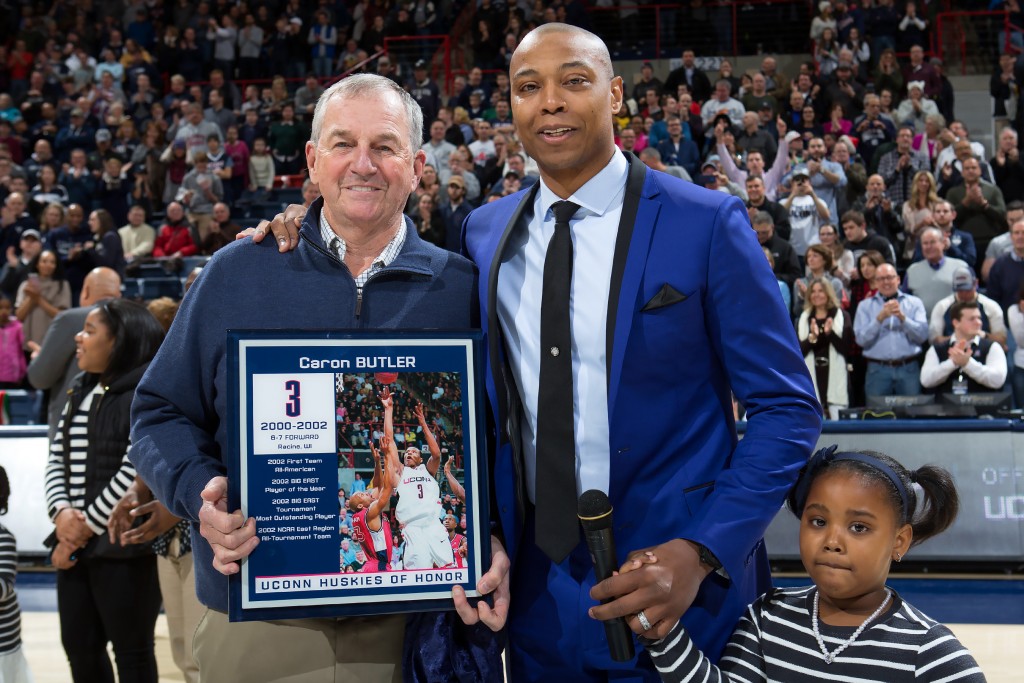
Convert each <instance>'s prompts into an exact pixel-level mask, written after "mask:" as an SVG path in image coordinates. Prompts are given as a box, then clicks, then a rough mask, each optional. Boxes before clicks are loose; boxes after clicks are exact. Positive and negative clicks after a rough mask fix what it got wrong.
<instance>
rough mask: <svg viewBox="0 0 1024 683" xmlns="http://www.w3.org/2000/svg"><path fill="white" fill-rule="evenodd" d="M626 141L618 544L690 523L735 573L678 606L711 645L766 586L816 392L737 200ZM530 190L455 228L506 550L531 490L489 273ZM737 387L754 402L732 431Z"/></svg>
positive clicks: (618, 276)
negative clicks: (480, 366)
mask: <svg viewBox="0 0 1024 683" xmlns="http://www.w3.org/2000/svg"><path fill="white" fill-rule="evenodd" d="M627 157H628V158H629V159H630V162H631V163H630V167H631V168H630V174H629V181H628V182H627V187H626V197H625V200H624V205H623V216H624V218H623V221H622V222H621V223H620V227H619V234H618V238H617V244H616V254H615V258H614V263H613V269H612V273H610V274H609V277H610V278H611V282H612V286H611V295H610V300H609V307H608V311H609V314H608V323H607V329H606V330H594V331H593V332H594V333H596V334H605V335H606V338H607V358H608V386H609V390H608V420H609V426H610V430H609V440H610V443H609V448H610V453H611V464H610V467H611V476H610V490H609V491H608V495H609V497H610V499H611V502H612V505H613V506H614V509H615V536H616V545H617V548H618V552H619V560H620V562H621V561H623V560H624V559H625V556H626V555H627V553H628V552H629V551H631V550H635V549H637V548H643V547H646V546H651V545H655V544H658V543H662V542H665V541H668V540H671V539H675V538H687V539H691V540H694V541H696V542H698V543H702V544H704V545H705V546H707V547H708V548H709V549H710V550H711V551H712V552H713V553H714V554H715V556H716V557H718V558H719V559H720V560H721V561H722V563H723V565H724V569H725V570H726V571H727V572H728V575H729V580H728V581H726V580H724V579H722V578H721V577H720V576H717V575H712V577H709V579H708V580H705V581H704V582H703V584H702V587H701V590H700V592H699V594H698V596H697V599H696V601H695V602H694V604H693V606H692V607H691V609H690V610H689V611H688V612H687V613H686V615H685V616H684V622H685V623H686V624H687V625H688V626H689V627H690V628H691V632H692V633H693V634H694V638H695V640H696V641H697V643H698V644H699V645H700V646H701V647H702V648H704V649H705V652H707V653H708V654H709V656H711V657H712V658H715V659H717V657H718V655H719V653H720V651H721V649H722V647H724V644H725V641H726V640H727V639H728V637H729V635H730V634H731V633H732V631H733V628H734V626H735V624H736V622H737V620H738V619H739V617H740V615H741V614H742V611H743V610H744V609H745V607H746V606H747V604H749V603H750V602H752V601H753V600H754V599H755V598H756V597H757V596H758V595H759V594H760V593H761V592H763V591H764V590H766V589H767V587H768V582H769V580H770V575H769V573H768V565H767V557H766V553H765V552H764V547H763V542H762V535H763V532H764V530H765V528H766V527H767V526H768V524H769V522H770V521H771V520H772V518H773V517H774V516H775V514H776V513H777V512H778V510H779V507H780V505H781V504H782V501H783V499H784V497H785V494H786V492H787V491H788V489H789V488H790V486H791V485H792V484H793V481H794V480H795V477H796V475H797V472H798V471H799V469H800V467H801V466H802V465H803V463H804V462H805V461H806V459H807V457H808V455H809V454H810V451H811V449H812V447H813V446H814V444H815V443H816V442H817V438H818V435H819V432H820V430H821V416H820V407H819V405H818V402H817V399H816V398H815V394H814V389H813V386H812V384H811V380H810V377H809V376H808V374H807V370H806V368H805V366H804V362H803V359H802V358H801V356H800V352H799V347H798V344H797V339H796V334H795V332H794V329H793V326H792V324H791V323H790V319H789V314H788V312H787V311H786V309H785V306H784V304H783V302H782V298H781V297H780V296H779V288H778V284H777V282H776V280H775V276H774V275H773V274H772V271H771V268H770V266H769V265H768V262H767V260H766V259H765V257H764V254H763V252H762V251H761V248H760V246H759V245H758V243H757V239H756V235H755V233H754V231H753V230H752V229H751V227H750V223H749V220H748V217H747V213H746V209H744V207H743V204H742V203H741V202H740V201H739V200H737V199H735V198H733V197H729V196H728V195H725V194H723V193H721V192H714V191H709V190H705V189H703V188H700V187H697V186H696V185H693V184H691V183H686V182H684V181H681V180H679V179H677V178H673V177H671V176H668V175H665V174H663V173H659V172H655V171H650V170H647V169H646V167H645V166H644V165H643V164H642V163H640V162H639V161H638V160H637V159H636V158H635V157H633V156H632V155H628V154H627ZM535 191H536V188H533V189H532V190H524V191H523V192H520V193H517V194H515V195H512V196H510V197H507V198H505V199H502V200H500V201H497V202H494V203H491V204H487V205H485V206H483V207H481V208H480V209H478V210H476V211H474V212H473V213H472V214H470V216H469V217H468V218H467V219H466V224H465V229H464V235H463V246H464V248H465V251H466V253H467V254H469V256H470V257H471V258H472V259H473V260H474V261H475V262H476V263H477V265H478V267H479V268H480V273H481V276H480V279H479V288H480V290H479V291H480V297H479V299H480V305H481V320H482V321H484V324H485V336H486V340H485V343H486V345H487V349H488V359H487V360H488V363H487V365H488V367H487V370H488V372H487V373H486V376H487V392H488V396H489V398H490V403H491V407H492V410H493V411H494V419H495V424H496V425H498V427H497V434H495V438H496V450H495V453H494V463H493V470H492V471H493V480H494V483H495V499H496V501H495V502H496V508H497V511H498V515H499V517H500V520H501V526H502V530H503V532H504V536H505V541H506V545H507V549H508V552H509V554H510V557H511V558H512V561H513V563H514V562H515V558H516V555H517V553H518V552H520V550H521V547H520V544H521V542H522V531H523V519H524V510H525V501H526V496H525V488H524V482H523V474H522V473H523V471H524V468H523V462H522V453H521V449H520V448H519V442H520V440H521V436H520V430H519V415H520V414H521V411H522V406H521V405H520V400H519V394H518V391H517V389H516V387H515V386H514V379H513V375H512V373H511V371H510V369H509V368H508V366H507V363H506V359H505V350H504V346H503V342H502V340H501V328H500V326H499V324H498V321H497V313H496V287H497V274H498V268H499V267H500V263H501V261H502V258H503V256H504V255H505V254H504V248H505V245H506V244H507V242H508V238H509V235H510V234H511V233H512V232H513V230H514V229H516V228H517V227H519V228H520V229H525V225H520V223H521V221H520V217H521V216H522V214H523V211H524V209H529V207H531V206H532V202H533V199H534V192H535ZM633 216H635V218H632V217H633ZM730 390H731V392H732V393H734V394H735V395H736V397H737V399H738V400H739V401H740V402H741V403H743V404H744V405H745V406H746V409H747V414H748V420H749V423H748V427H747V430H746V434H745V437H744V439H743V440H742V441H740V442H737V435H736V430H735V425H734V422H733V411H732V403H731V398H730ZM589 580H590V581H592V580H593V572H591V573H590V579H589ZM512 599H513V600H515V595H513V596H512Z"/></svg>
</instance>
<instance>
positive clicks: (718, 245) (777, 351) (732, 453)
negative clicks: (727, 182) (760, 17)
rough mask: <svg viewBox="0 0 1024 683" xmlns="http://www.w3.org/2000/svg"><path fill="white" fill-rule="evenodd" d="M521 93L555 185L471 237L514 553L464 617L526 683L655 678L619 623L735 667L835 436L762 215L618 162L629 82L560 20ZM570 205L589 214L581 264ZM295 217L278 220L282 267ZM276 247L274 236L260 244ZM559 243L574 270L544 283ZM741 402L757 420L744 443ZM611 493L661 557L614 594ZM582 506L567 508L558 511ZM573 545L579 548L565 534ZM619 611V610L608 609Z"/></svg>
mask: <svg viewBox="0 0 1024 683" xmlns="http://www.w3.org/2000/svg"><path fill="white" fill-rule="evenodd" d="M511 77H512V107H513V112H514V116H515V120H516V127H517V131H518V133H519V135H520V137H521V138H522V142H523V145H524V147H525V148H526V151H527V153H528V154H529V155H530V156H531V158H533V159H535V160H536V161H537V164H538V166H539V168H540V175H541V182H539V183H536V184H535V185H534V186H533V187H531V188H528V189H526V190H523V191H521V192H519V193H517V194H514V195H510V196H508V197H505V198H503V199H500V200H498V201H496V202H492V203H490V204H487V205H485V206H483V207H481V208H479V209H477V210H476V211H474V212H473V213H471V214H470V215H469V217H468V218H467V219H466V223H465V226H464V235H463V246H464V248H465V250H466V252H467V253H468V254H469V255H470V256H471V257H472V258H473V260H474V261H475V262H476V264H477V266H478V267H479V268H480V280H479V299H480V302H481V320H483V321H485V333H486V344H487V350H488V352H487V363H488V367H487V373H486V374H487V394H488V398H489V400H490V405H491V409H492V411H493V416H494V423H495V424H496V425H497V428H496V433H495V434H494V435H493V436H494V440H495V444H494V453H493V461H492V477H493V484H494V487H495V494H496V509H497V512H498V517H499V519H498V522H499V524H498V526H497V528H496V529H495V533H496V535H497V536H500V537H501V539H494V540H493V541H492V545H493V549H494V553H493V561H492V567H491V570H490V571H489V572H488V573H487V574H486V575H485V576H484V577H483V579H482V580H481V584H480V586H479V589H480V591H481V592H482V593H491V592H492V591H493V592H494V594H495V600H494V607H493V608H491V607H489V606H488V605H487V603H486V602H483V601H481V602H480V603H479V604H478V605H477V606H471V605H469V604H468V603H467V601H466V599H465V596H464V594H463V593H462V592H461V589H459V588H458V587H456V588H455V590H454V593H455V595H454V597H455V604H456V608H457V610H458V612H459V614H460V615H461V616H462V618H463V620H465V621H467V622H468V623H475V622H477V621H483V622H484V623H486V624H487V625H488V626H490V627H491V628H493V629H495V630H498V629H500V628H502V627H503V626H505V625H506V612H505V610H508V612H507V626H508V636H509V641H508V650H507V663H508V668H509V674H508V680H512V681H560V682H564V681H574V682H576V681H608V680H615V681H655V680H658V675H657V673H656V672H655V671H654V669H653V666H652V664H651V661H650V659H649V658H648V657H647V656H646V655H644V654H640V655H638V657H637V658H635V659H634V660H633V661H631V662H626V663H618V662H614V661H612V659H611V656H610V655H609V652H608V646H607V643H606V641H605V636H604V629H603V626H602V624H601V622H600V621H599V620H598V619H604V618H610V617H613V616H617V615H629V619H628V622H627V623H628V624H629V625H630V627H631V628H632V629H633V630H634V631H635V632H636V633H638V634H639V633H643V634H644V635H646V636H647V637H650V638H659V637H662V636H664V635H665V634H666V633H667V632H668V631H669V629H671V627H672V626H673V625H674V624H675V622H676V620H678V619H679V618H680V617H681V618H682V619H683V621H684V622H685V623H686V625H687V627H688V628H689V629H690V631H691V632H692V633H694V634H695V636H694V640H695V641H697V644H698V645H699V646H700V647H701V649H702V650H703V651H704V652H705V653H707V654H708V655H709V656H711V657H714V658H716V659H717V657H718V656H719V654H720V653H721V650H722V648H723V647H724V645H725V643H726V641H727V639H728V637H729V635H730V634H731V633H732V631H733V628H734V626H735V624H736V622H737V621H738V620H739V618H740V615H741V614H742V613H743V610H744V609H745V608H746V606H747V604H749V603H750V602H752V601H753V600H754V598H756V597H757V596H758V595H760V594H761V593H763V592H764V591H765V590H767V589H768V588H769V584H770V574H769V568H768V561H767V555H766V553H765V549H764V544H763V542H762V535H763V532H764V530H765V528H766V527H767V526H768V524H769V522H770V521H771V520H772V518H773V517H774V516H775V514H776V513H777V512H778V510H779V507H780V506H781V505H782V501H783V499H784V497H785V494H786V492H787V491H788V489H789V488H790V486H791V485H792V483H793V481H794V480H795V479H796V474H797V472H798V470H799V469H800V467H801V466H802V465H803V463H804V462H805V461H806V459H807V457H808V456H809V454H810V451H811V449H812V447H813V446H814V444H815V442H816V441H817V438H818V434H819V432H820V429H821V414H820V408H819V406H818V402H817V400H816V399H815V396H814V390H813V387H812V385H811V381H810V377H809V376H808V375H807V371H806V369H805V367H804V363H803V359H802V358H801V356H800V353H799V350H798V347H797V340H796V335H795V333H794V331H793V327H792V325H791V324H790V321H789V315H788V313H787V311H786V310H785V306H784V305H783V304H782V301H781V299H780V298H779V294H778V284H777V282H776V280H775V277H774V275H773V274H772V272H771V269H770V268H769V267H768V265H767V262H766V261H765V259H764V255H763V253H762V251H761V249H760V247H759V245H758V243H757V239H756V237H755V234H754V231H753V230H751V229H750V223H749V220H748V218H747V214H746V210H745V209H744V207H743V204H742V203H740V201H739V200H737V199H735V198H731V197H728V196H726V195H723V194H722V193H719V192H713V191H707V190H704V189H702V188H699V187H697V186H695V185H692V184H689V183H685V182H683V181H681V180H679V179H677V178H673V177H670V176H668V175H666V174H663V173H658V172H655V171H650V170H647V169H646V167H645V166H644V165H643V164H642V163H640V161H639V160H638V159H636V158H635V157H634V156H632V155H631V154H623V153H621V152H619V151H618V150H617V149H616V147H615V144H614V139H613V134H612V127H611V121H612V113H614V112H616V111H618V109H619V107H620V106H622V79H621V78H618V77H615V76H614V75H613V73H612V66H611V60H610V58H609V55H608V51H607V48H605V46H604V44H603V43H602V42H601V41H600V39H599V38H597V37H596V36H595V35H593V34H591V33H589V32H587V31H584V30H581V29H578V28H574V27H572V26H568V25H564V24H545V25H544V26H542V27H540V28H538V29H535V30H534V31H533V32H531V33H530V34H528V35H527V36H526V38H525V39H524V40H523V42H522V43H521V45H520V46H519V48H518V49H517V50H516V52H515V55H514V56H513V60H512V64H511ZM562 200H568V201H570V202H571V203H573V204H574V205H576V206H577V207H578V208H576V210H575V213H574V214H573V216H572V217H571V218H569V219H568V230H569V232H570V233H571V246H570V247H569V248H568V249H566V248H565V246H566V245H565V244H564V235H565V230H566V228H565V227H564V225H565V221H564V220H562V219H565V216H564V215H561V212H562V209H561V207H562V206H564V204H562ZM555 204H559V207H556V210H557V211H559V214H560V217H559V219H555V218H554V217H553V213H554V211H553V210H552V206H553V205H555ZM570 208H571V207H570ZM294 216H295V214H294V212H291V210H290V212H289V214H288V215H287V216H286V217H280V216H279V217H278V219H276V220H275V221H274V223H272V224H270V225H269V229H270V230H272V231H273V232H274V236H275V239H277V241H278V242H279V244H280V249H281V250H287V249H288V248H289V247H290V246H291V244H289V240H294V235H291V236H290V235H289V233H288V225H289V222H290V221H291V220H293V219H294ZM285 218H287V219H289V220H285ZM556 224H557V226H560V227H559V228H558V229H557V230H556ZM292 227H294V226H292ZM559 230H561V231H562V232H561V234H562V237H560V238H559V239H558V240H554V239H553V238H552V235H553V234H555V235H556V236H557V233H558V232H559ZM267 231H268V226H267V225H266V224H261V225H260V226H259V227H258V228H257V230H256V233H257V237H258V238H259V239H262V238H263V237H264V236H265V235H266V233H267ZM293 243H294V242H293ZM552 243H553V244H557V245H559V247H560V248H559V250H557V253H558V254H559V255H560V256H562V257H565V256H567V255H568V256H569V258H570V259H571V262H570V263H569V264H568V265H567V267H563V266H564V265H565V264H564V263H557V264H554V266H553V267H552V268H550V269H546V268H545V260H546V259H547V258H549V254H550V253H551V252H550V251H549V246H551V244H552ZM548 270H551V271H552V273H553V274H557V273H559V272H563V271H564V272H570V273H571V278H570V280H571V281H570V282H569V283H568V285H569V290H570V291H569V292H568V293H569V294H571V299H570V301H569V303H568V307H569V308H568V313H567V314H566V315H565V316H563V317H564V318H565V320H566V321H568V322H569V327H570V330H569V334H570V335H571V339H570V340H569V343H568V344H564V345H561V346H559V345H549V344H547V343H542V341H541V340H542V339H545V335H546V329H544V328H545V324H546V323H548V322H549V321H550V317H549V316H545V315H542V310H548V309H546V308H545V307H546V306H548V300H549V294H550V292H549V291H547V290H548V284H547V281H548V280H547V276H548V272H546V271H548ZM567 298H569V297H567ZM542 323H545V324H542ZM563 349H565V350H566V351H567V353H564V352H563ZM545 356H546V357H547V358H545ZM552 358H554V359H555V360H556V361H557V360H558V359H562V360H565V359H566V358H568V359H569V361H570V362H571V368H570V370H571V378H570V381H568V382H567V383H566V384H567V385H568V386H569V387H570V389H571V391H570V392H569V393H568V395H567V398H566V399H565V400H564V403H565V404H564V405H561V406H559V405H557V403H556V404H554V405H553V407H552V409H551V410H549V409H548V408H547V406H549V405H552V404H551V403H550V398H551V389H550V387H548V386H547V381H546V380H549V379H550V377H549V376H548V374H549V373H548V372H547V370H546V369H545V370H542V368H548V367H550V365H549V364H550V361H551V359H552ZM562 370H564V368H559V372H561V371H562ZM732 395H735V396H736V398H737V399H738V400H739V401H740V402H741V403H742V404H743V405H744V406H745V407H746V410H747V417H748V424H747V429H746V434H745V436H744V439H743V440H742V441H738V440H737V437H736V430H735V425H734V422H733V413H732V401H731V398H732ZM542 397H543V400H544V401H545V402H546V407H545V408H544V409H543V410H540V409H539V408H538V406H539V404H540V403H541V400H542ZM569 404H571V406H570V405H569ZM563 410H564V411H566V413H567V417H566V418H565V419H564V421H563V424H562V425H561V427H562V428H563V429H562V430H561V432H560V431H559V430H558V429H557V428H556V429H555V432H557V438H558V440H560V439H561V437H564V436H566V434H564V433H562V432H565V431H568V432H570V434H569V435H568V436H569V437H570V438H571V446H570V448H569V449H568V455H569V457H570V458H571V461H570V465H569V468H568V469H569V478H570V481H569V483H568V485H567V486H566V487H565V488H564V489H561V490H560V491H559V492H558V493H557V494H554V495H552V494H550V493H547V492H546V491H547V490H548V487H550V485H551V481H552V480H553V479H557V478H558V476H557V475H561V474H563V472H562V471H561V470H556V473H555V474H552V473H551V470H550V469H549V465H550V464H551V463H550V461H551V460H553V459H557V456H558V455H560V454H561V455H565V453H564V452H562V453H554V454H552V453H550V452H548V448H547V447H548V446H549V445H550V443H549V442H552V441H555V440H556V438H555V437H551V438H548V437H547V436H545V435H546V434H549V433H550V430H551V428H552V425H551V424H550V420H549V419H547V418H549V417H550V415H551V414H557V413H561V412H562V411H563ZM555 427H558V425H555ZM538 432H543V434H541V436H538ZM556 450H557V449H556ZM572 479H575V481H572ZM593 488H597V489H601V490H603V491H605V492H607V493H608V496H609V498H610V499H611V502H612V504H613V506H614V508H615V529H614V533H615V537H616V544H617V547H618V550H619V557H618V560H619V561H620V562H624V561H625V559H626V556H627V555H628V554H630V553H636V552H642V551H643V550H645V549H648V548H653V549H655V551H656V553H657V557H658V562H657V563H655V564H647V565H644V566H643V568H642V569H640V570H637V571H633V572H630V573H629V574H626V575H624V576H619V577H614V578H612V579H609V580H607V581H605V582H602V583H601V584H599V585H597V586H595V578H594V570H593V566H592V563H591V560H590V557H589V555H588V552H587V548H586V545H585V544H584V543H583V542H582V541H581V540H580V537H579V527H578V525H577V524H576V520H575V514H574V511H575V507H576V496H577V495H578V494H579V493H581V492H582V491H585V490H588V489H593ZM574 494H575V495H574ZM564 501H568V510H566V506H564V505H562V506H559V505H557V504H556V505H554V507H553V508H552V503H560V502H564ZM565 514H569V515H570V516H571V517H572V518H571V519H569V520H566V519H564V515H565ZM563 528H568V529H569V530H570V531H569V538H568V543H565V540H566V539H565V538H556V539H552V538H551V534H550V533H548V532H549V531H550V530H551V529H563ZM538 536H540V537H541V538H540V539H538ZM542 547H543V548H544V549H543V550H542V549H541V548H542ZM506 551H507V553H506ZM510 560H511V569H509V566H510V564H509V561H510ZM509 582H511V592H509V585H508V584H509ZM598 595H600V596H604V597H608V598H613V600H612V602H610V603H608V604H607V605H602V606H598V604H597V599H596V596H598ZM592 615H593V616H592ZM641 617H642V618H641Z"/></svg>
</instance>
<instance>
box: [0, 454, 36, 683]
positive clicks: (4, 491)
mask: <svg viewBox="0 0 1024 683" xmlns="http://www.w3.org/2000/svg"><path fill="white" fill-rule="evenodd" d="M10 497H11V484H10V482H9V481H8V480H7V470H5V469H4V468H3V467H0V515H6V514H7V502H8V500H9V499H10ZM17 574H18V548H17V546H16V545H15V543H14V534H12V533H11V532H10V531H8V530H7V527H5V526H4V525H3V524H0V681H3V683H32V672H31V671H29V668H28V661H27V660H26V659H25V653H24V651H23V650H22V648H21V610H20V609H19V608H18V596H17V594H16V593H15V592H14V579H15V577H16V576H17Z"/></svg>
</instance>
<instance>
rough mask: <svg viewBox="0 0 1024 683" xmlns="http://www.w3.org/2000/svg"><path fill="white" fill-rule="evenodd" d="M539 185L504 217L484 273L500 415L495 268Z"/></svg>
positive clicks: (504, 408)
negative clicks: (508, 216)
mask: <svg viewBox="0 0 1024 683" xmlns="http://www.w3.org/2000/svg"><path fill="white" fill-rule="evenodd" d="M539 187H540V183H534V185H533V187H532V188H531V189H530V191H529V192H527V193H526V194H525V195H524V196H523V198H522V200H521V201H520V202H519V205H518V206H517V207H516V208H515V211H513V212H512V216H511V217H510V218H509V219H508V223H507V224H506V225H505V229H504V230H503V231H502V233H501V237H499V238H498V244H497V245H496V246H495V248H494V255H493V256H492V257H491V267H490V270H489V271H488V274H487V329H488V330H489V332H490V334H488V344H487V346H488V349H487V351H488V355H489V356H490V359H491V373H492V375H493V376H494V377H493V378H494V387H495V389H496V393H497V394H498V403H499V408H500V412H499V413H498V414H499V415H504V416H507V415H508V414H509V413H508V409H509V405H508V401H507V393H506V392H507V390H508V387H507V386H506V382H505V377H504V371H503V368H504V364H505V361H504V358H503V355H502V353H501V349H502V343H503V340H502V332H501V324H500V322H499V321H498V271H499V270H500V268H501V259H502V256H503V255H504V253H505V247H506V246H507V245H508V240H509V238H511V236H512V233H514V232H515V229H516V225H517V224H518V223H519V219H520V218H522V216H523V212H524V211H525V210H526V207H528V206H532V205H533V200H534V198H535V197H536V195H537V188H539ZM498 428H499V429H502V428H503V425H499V426H498Z"/></svg>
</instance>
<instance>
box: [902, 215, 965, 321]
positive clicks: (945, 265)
mask: <svg viewBox="0 0 1024 683" xmlns="http://www.w3.org/2000/svg"><path fill="white" fill-rule="evenodd" d="M920 241H921V254H922V256H924V259H923V260H921V261H918V262H917V263H912V264H911V265H910V267H909V268H907V283H906V290H907V291H908V292H910V293H911V294H913V295H914V296H916V297H917V298H919V299H920V300H921V302H922V303H923V304H924V312H925V316H929V315H931V313H932V309H933V308H935V304H937V303H938V302H939V300H940V299H942V298H944V297H945V296H946V295H947V294H949V290H950V289H951V288H952V286H953V273H955V272H956V271H957V270H959V269H961V268H967V265H968V264H967V263H965V262H963V261H961V260H960V259H958V258H953V257H951V256H946V249H947V248H948V245H949V243H948V242H947V240H946V235H945V234H944V233H943V232H942V230H940V229H939V228H936V227H935V226H929V227H927V228H925V229H924V230H922V231H921V238H920Z"/></svg>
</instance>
